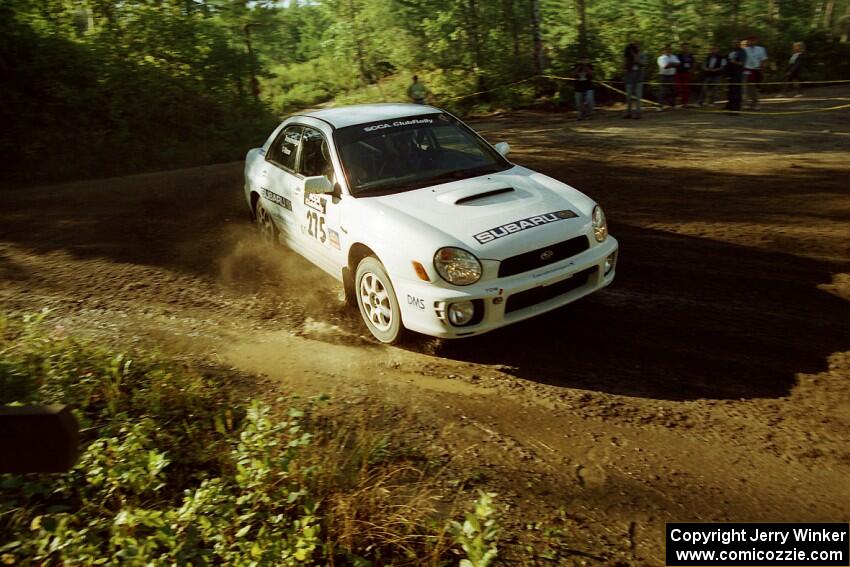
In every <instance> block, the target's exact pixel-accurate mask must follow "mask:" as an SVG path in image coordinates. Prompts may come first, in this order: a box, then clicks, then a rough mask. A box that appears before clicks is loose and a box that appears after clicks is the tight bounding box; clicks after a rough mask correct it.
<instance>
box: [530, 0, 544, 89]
mask: <svg viewBox="0 0 850 567" xmlns="http://www.w3.org/2000/svg"><path fill="white" fill-rule="evenodd" d="M531 41H532V58H531V68H532V69H533V70H534V73H535V74H538V75H539V74H540V73H542V72H543V67H544V65H543V37H542V34H541V33H540V0H531Z"/></svg>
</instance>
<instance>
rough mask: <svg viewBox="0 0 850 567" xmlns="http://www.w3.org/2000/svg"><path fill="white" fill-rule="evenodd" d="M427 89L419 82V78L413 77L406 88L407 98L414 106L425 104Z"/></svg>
mask: <svg viewBox="0 0 850 567" xmlns="http://www.w3.org/2000/svg"><path fill="white" fill-rule="evenodd" d="M427 94H428V89H427V88H426V87H425V85H423V84H422V83H420V82H419V77H417V76H416V75H413V82H412V83H410V86H409V87H407V98H409V99H410V101H411V102H413V103H414V104H425V97H426V96H427Z"/></svg>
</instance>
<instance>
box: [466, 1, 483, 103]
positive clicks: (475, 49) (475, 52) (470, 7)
mask: <svg viewBox="0 0 850 567" xmlns="http://www.w3.org/2000/svg"><path fill="white" fill-rule="evenodd" d="M466 5H467V11H466V29H467V31H468V33H469V44H470V45H469V46H470V47H471V48H472V72H473V73H474V74H475V88H476V90H483V88H484V86H483V85H484V83H483V81H482V79H481V38H480V37H479V36H478V0H467V4H466Z"/></svg>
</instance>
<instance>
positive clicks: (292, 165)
mask: <svg viewBox="0 0 850 567" xmlns="http://www.w3.org/2000/svg"><path fill="white" fill-rule="evenodd" d="M508 149H509V147H508V144H506V143H500V144H496V145H495V146H491V145H490V144H488V143H487V142H486V141H485V140H484V139H483V138H481V137H480V136H479V135H477V134H476V133H475V132H474V131H472V129H470V128H469V127H468V126H466V125H465V124H464V123H463V122H461V121H460V120H458V119H457V118H455V117H454V116H452V115H451V114H448V113H446V112H444V111H441V110H439V109H437V108H433V107H430V106H423V105H412V104H369V105H359V106H349V107H342V108H332V109H327V110H320V111H317V112H310V113H307V114H302V115H297V116H292V117H290V118H288V119H287V120H286V121H284V122H283V123H282V124H281V125H280V126H278V127H277V129H275V131H274V132H272V134H271V136H269V138H268V140H266V143H265V144H264V145H263V147H261V148H255V149H252V150H250V151H249V152H248V155H247V157H246V159H245V198H246V200H247V202H248V206H249V207H250V209H251V214H252V216H253V218H254V219H255V220H256V222H257V224H258V225H259V228H260V231H261V234H262V235H263V236H264V238H266V239H267V240H268V241H270V242H275V243H277V242H281V243H283V244H286V245H287V246H289V247H290V248H291V249H292V250H294V251H296V252H298V253H299V254H301V255H302V256H304V257H305V258H307V259H308V260H310V261H311V262H312V263H314V264H316V265H317V266H319V267H320V268H322V269H323V270H324V271H326V272H327V273H329V274H330V275H332V276H333V277H335V278H337V279H338V280H341V281H342V283H343V286H344V289H345V290H346V297H347V298H348V299H349V300H350V301H352V302H356V303H357V306H358V307H359V309H360V313H361V315H362V316H363V320H364V321H365V323H366V326H367V327H368V328H369V330H370V331H371V333H372V334H373V335H374V336H375V337H376V338H377V339H378V340H380V341H382V342H385V343H392V342H395V341H397V340H398V339H399V338H400V337H401V335H402V334H403V332H404V330H405V329H410V330H413V331H418V332H420V333H424V334H426V335H432V336H435V337H447V338H456V337H466V336H470V335H478V334H481V333H485V332H487V331H491V330H493V329H496V328H498V327H502V326H504V325H508V324H511V323H516V322H517V321H521V320H523V319H527V318H529V317H533V316H535V315H539V314H541V313H544V312H546V311H550V310H552V309H555V308H557V307H560V306H562V305H565V304H567V303H570V302H572V301H575V300H576V299H578V298H580V297H582V296H585V295H587V294H589V293H592V292H594V291H596V290H598V289H601V288H603V287H605V286H607V285H608V284H610V283H611V281H612V280H613V279H614V271H615V265H616V261H617V241H616V240H615V239H614V238H613V237H611V236H609V235H608V227H607V224H606V221H605V214H604V213H603V212H602V209H601V208H600V207H599V206H598V205H597V204H596V203H594V202H593V200H591V199H590V198H588V197H587V196H586V195H584V194H582V193H581V192H579V191H577V190H575V189H573V188H572V187H570V186H568V185H565V184H564V183H561V182H560V181H557V180H555V179H552V178H550V177H547V176H545V175H542V174H540V173H536V172H534V171H531V170H529V169H526V168H524V167H521V166H518V165H514V164H512V163H511V162H509V161H508V160H506V159H505V157H504V156H505V155H506V154H507V153H508Z"/></svg>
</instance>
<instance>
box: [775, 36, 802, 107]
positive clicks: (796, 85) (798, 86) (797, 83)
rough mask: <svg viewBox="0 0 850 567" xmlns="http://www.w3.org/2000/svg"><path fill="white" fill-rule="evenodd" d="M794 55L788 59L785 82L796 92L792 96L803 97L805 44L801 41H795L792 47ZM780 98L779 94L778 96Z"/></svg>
mask: <svg viewBox="0 0 850 567" xmlns="http://www.w3.org/2000/svg"><path fill="white" fill-rule="evenodd" d="M792 49H793V50H794V53H792V54H791V58H790V59H788V65H789V67H788V72H787V73H786V74H785V80H786V81H788V82H790V83H791V85H792V87H793V90H795V91H797V94H796V95H794V96H803V85H802V83H801V81H802V80H803V71H804V69H805V66H806V44H805V43H803V42H802V41H795V42H794V44H793V45H792ZM780 96H781V94H780Z"/></svg>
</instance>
